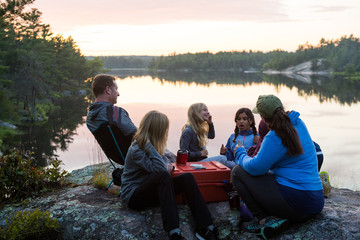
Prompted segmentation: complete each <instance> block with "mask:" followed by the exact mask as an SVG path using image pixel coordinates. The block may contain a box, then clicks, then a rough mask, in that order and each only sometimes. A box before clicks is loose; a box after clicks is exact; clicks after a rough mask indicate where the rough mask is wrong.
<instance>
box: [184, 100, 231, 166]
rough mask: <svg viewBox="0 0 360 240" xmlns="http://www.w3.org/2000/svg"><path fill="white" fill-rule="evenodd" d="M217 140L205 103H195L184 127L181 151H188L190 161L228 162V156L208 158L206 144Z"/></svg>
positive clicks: (190, 108)
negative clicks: (209, 140)
mask: <svg viewBox="0 0 360 240" xmlns="http://www.w3.org/2000/svg"><path fill="white" fill-rule="evenodd" d="M214 138H215V128H214V123H213V122H212V116H211V114H210V113H209V110H208V108H207V106H206V105H205V104H204V103H194V104H192V105H191V106H190V107H189V110H188V122H187V123H186V124H185V125H184V126H183V128H182V133H181V137H180V149H182V150H187V151H188V161H190V162H195V161H218V162H221V163H224V162H226V160H227V159H226V156H224V155H219V156H214V157H210V158H208V154H209V153H208V150H207V149H206V144H207V141H208V139H214Z"/></svg>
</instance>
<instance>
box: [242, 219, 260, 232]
mask: <svg viewBox="0 0 360 240" xmlns="http://www.w3.org/2000/svg"><path fill="white" fill-rule="evenodd" d="M242 227H243V228H244V229H245V231H247V232H249V233H259V232H260V231H261V228H262V227H263V225H260V223H259V219H258V218H257V217H254V218H253V219H251V221H250V222H244V223H243V225H242Z"/></svg>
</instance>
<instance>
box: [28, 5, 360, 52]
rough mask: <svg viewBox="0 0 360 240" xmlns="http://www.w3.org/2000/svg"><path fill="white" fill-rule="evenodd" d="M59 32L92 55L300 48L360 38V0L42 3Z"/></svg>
mask: <svg viewBox="0 0 360 240" xmlns="http://www.w3.org/2000/svg"><path fill="white" fill-rule="evenodd" d="M29 7H31V8H38V9H39V10H40V11H41V12H42V13H43V15H42V20H43V22H44V23H47V24H50V26H51V28H52V31H53V32H54V33H55V34H62V35H63V36H64V37H68V36H72V37H73V39H74V40H75V42H76V43H77V44H78V46H79V47H80V49H81V51H82V53H83V54H84V55H86V56H94V55H95V56H97V55H107V56H108V55H168V54H171V53H173V52H176V53H186V52H203V51H210V52H213V53H216V52H218V51H232V50H240V51H242V50H246V51H248V50H260V51H264V52H267V51H271V50H275V49H283V50H286V51H295V50H296V49H297V48H298V46H299V45H300V44H305V43H306V42H309V43H310V44H312V45H316V44H317V43H318V42H319V41H320V39H321V38H322V37H323V38H325V39H326V40H332V39H333V40H335V39H339V38H340V37H341V36H344V35H347V36H349V35H350V34H353V35H354V36H355V37H360V1H359V0H343V1H338V0H336V1H335V0H251V1H249V0H181V1H180V0H177V1H176V0H152V1H149V0H103V1H99V0H76V1H74V0H61V1H55V0H36V1H35V3H34V4H32V5H29Z"/></svg>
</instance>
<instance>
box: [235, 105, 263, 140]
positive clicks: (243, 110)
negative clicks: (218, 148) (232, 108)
mask: <svg viewBox="0 0 360 240" xmlns="http://www.w3.org/2000/svg"><path fill="white" fill-rule="evenodd" d="M242 113H245V114H246V116H247V117H248V121H249V123H250V127H251V129H252V131H253V134H254V136H255V135H257V129H256V125H255V118H254V114H253V113H252V111H251V110H250V109H248V108H240V109H239V110H237V112H236V113H235V118H234V120H235V123H236V119H237V118H238V117H239V115H240V114H242ZM250 121H251V122H250ZM234 132H235V137H234V139H233V142H235V139H236V138H237V136H238V135H239V128H238V127H237V125H236V124H235V130H234Z"/></svg>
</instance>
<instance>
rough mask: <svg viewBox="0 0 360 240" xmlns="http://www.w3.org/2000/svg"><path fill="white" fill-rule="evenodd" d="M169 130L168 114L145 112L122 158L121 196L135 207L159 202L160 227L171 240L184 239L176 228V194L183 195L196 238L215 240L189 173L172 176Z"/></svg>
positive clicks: (210, 219) (141, 208) (211, 223)
mask: <svg viewBox="0 0 360 240" xmlns="http://www.w3.org/2000/svg"><path fill="white" fill-rule="evenodd" d="M168 131H169V119H168V117H167V116H166V115H165V114H163V113H160V112H158V111H150V112H148V113H147V114H146V115H145V116H144V117H143V119H142V120H141V122H140V127H139V129H138V130H137V132H136V133H135V136H134V141H133V142H132V144H131V146H130V148H129V150H128V153H127V155H126V158H125V165H124V173H123V175H122V184H121V199H122V200H123V201H124V202H125V203H126V204H127V206H128V207H129V208H131V209H134V210H144V209H146V208H148V207H154V206H157V205H159V204H160V208H161V215H162V220H163V227H164V229H165V231H167V232H168V235H169V238H170V239H184V238H183V237H182V236H181V233H180V229H179V214H178V209H177V206H176V200H175V196H176V195H177V194H181V193H183V194H185V196H186V200H187V203H188V205H189V208H190V210H191V213H192V215H193V217H194V220H195V223H196V237H197V238H198V239H218V238H217V231H216V229H215V228H214V225H213V221H212V218H211V214H210V212H209V210H208V208H207V205H206V203H205V201H204V199H203V197H202V195H201V193H200V190H199V187H198V185H197V183H196V181H195V178H194V176H193V175H192V174H191V173H184V174H181V175H179V176H176V177H174V178H172V177H171V172H172V171H173V168H174V167H173V165H172V164H171V163H170V161H169V160H168V159H167V158H166V157H165V156H164V152H165V149H166V141H167V138H168Z"/></svg>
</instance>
